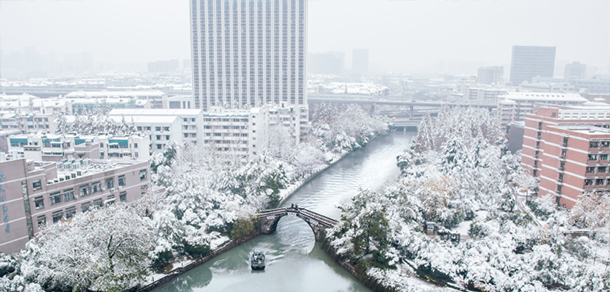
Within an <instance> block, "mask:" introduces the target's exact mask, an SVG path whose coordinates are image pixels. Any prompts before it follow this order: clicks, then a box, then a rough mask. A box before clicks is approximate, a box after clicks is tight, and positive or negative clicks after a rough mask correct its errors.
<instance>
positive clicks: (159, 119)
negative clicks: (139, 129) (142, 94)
mask: <svg viewBox="0 0 610 292" xmlns="http://www.w3.org/2000/svg"><path fill="white" fill-rule="evenodd" d="M123 117H125V121H127V122H128V123H131V121H132V120H133V122H134V123H135V124H136V125H138V124H172V123H173V122H174V121H176V119H178V116H177V115H173V116H136V115H115V116H109V117H108V118H109V119H111V120H113V121H115V122H121V121H122V120H123Z"/></svg>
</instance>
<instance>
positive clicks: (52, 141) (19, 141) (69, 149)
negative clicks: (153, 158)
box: [6, 134, 150, 161]
mask: <svg viewBox="0 0 610 292" xmlns="http://www.w3.org/2000/svg"><path fill="white" fill-rule="evenodd" d="M8 140H9V143H10V144H9V148H8V154H7V157H6V158H7V160H15V159H21V158H26V159H28V160H33V161H61V160H65V159H97V160H99V159H106V160H112V161H124V160H143V161H148V159H149V158H150V154H149V144H150V139H149V137H148V136H135V135H133V136H120V137H116V136H108V135H98V136H78V135H70V134H67V135H59V134H45V135H43V134H21V135H13V136H10V137H9V138H8Z"/></svg>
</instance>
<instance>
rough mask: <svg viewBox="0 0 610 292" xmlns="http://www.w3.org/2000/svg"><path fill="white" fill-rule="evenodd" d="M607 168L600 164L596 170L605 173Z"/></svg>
mask: <svg viewBox="0 0 610 292" xmlns="http://www.w3.org/2000/svg"><path fill="white" fill-rule="evenodd" d="M607 169H608V168H607V167H606V166H600V167H598V168H597V172H601V173H605V172H606V170H607Z"/></svg>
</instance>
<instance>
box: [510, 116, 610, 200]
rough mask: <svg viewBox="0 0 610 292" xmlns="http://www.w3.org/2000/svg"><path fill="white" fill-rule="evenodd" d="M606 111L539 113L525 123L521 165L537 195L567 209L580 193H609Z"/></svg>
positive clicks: (609, 142) (609, 141)
mask: <svg viewBox="0 0 610 292" xmlns="http://www.w3.org/2000/svg"><path fill="white" fill-rule="evenodd" d="M609 127H610V108H609V107H605V108H592V107H572V108H540V109H538V111H537V112H536V113H535V114H528V115H527V116H526V118H525V128H524V136H523V152H522V156H521V164H522V166H523V168H524V169H525V170H527V171H528V172H529V173H530V174H531V175H533V176H534V177H537V178H540V187H539V195H547V194H551V195H554V196H555V199H556V202H557V204H558V205H565V206H566V207H568V208H570V209H571V208H572V207H573V206H574V205H575V204H576V202H577V201H578V200H579V196H580V195H581V194H582V193H583V192H586V191H591V192H605V191H609V190H610V172H609V170H610V165H609V162H610V160H609V155H610V130H609V129H608V128H609Z"/></svg>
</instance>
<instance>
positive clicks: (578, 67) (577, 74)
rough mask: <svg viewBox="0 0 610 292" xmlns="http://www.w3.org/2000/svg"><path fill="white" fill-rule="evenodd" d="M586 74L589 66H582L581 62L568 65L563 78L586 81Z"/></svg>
mask: <svg viewBox="0 0 610 292" xmlns="http://www.w3.org/2000/svg"><path fill="white" fill-rule="evenodd" d="M586 72H587V65H585V64H581V63H579V62H572V64H566V70H565V71H564V72H563V78H565V79H584V78H585V73H586Z"/></svg>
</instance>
